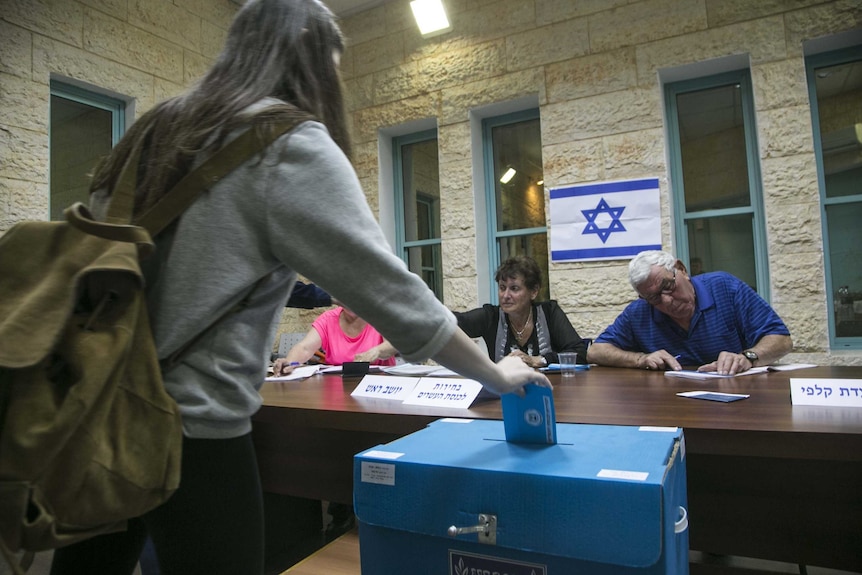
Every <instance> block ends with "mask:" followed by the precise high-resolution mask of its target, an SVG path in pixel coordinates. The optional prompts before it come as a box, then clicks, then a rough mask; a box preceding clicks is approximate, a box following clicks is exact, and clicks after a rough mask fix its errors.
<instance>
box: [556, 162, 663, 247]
mask: <svg viewBox="0 0 862 575" xmlns="http://www.w3.org/2000/svg"><path fill="white" fill-rule="evenodd" d="M550 212H551V260H552V261H555V262H565V261H586V260H612V259H629V258H632V257H634V256H635V255H637V254H638V253H640V252H642V251H644V250H660V249H661V207H660V205H659V183H658V178H647V179H643V180H619V181H613V182H600V183H590V184H583V185H577V186H568V187H565V188H552V189H551V190H550Z"/></svg>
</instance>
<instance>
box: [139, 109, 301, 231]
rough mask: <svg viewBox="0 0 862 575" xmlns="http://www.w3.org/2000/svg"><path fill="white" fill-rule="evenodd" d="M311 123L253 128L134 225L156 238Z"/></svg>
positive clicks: (188, 176)
mask: <svg viewBox="0 0 862 575" xmlns="http://www.w3.org/2000/svg"><path fill="white" fill-rule="evenodd" d="M311 119H313V117H312V116H311V115H309V114H301V115H298V116H297V117H295V118H291V119H289V120H283V121H279V122H267V123H263V124H257V125H254V126H252V127H251V128H249V129H248V130H246V131H245V132H243V133H242V134H240V135H239V136H237V137H236V138H235V139H233V140H232V141H230V142H229V143H228V144H226V145H225V146H224V147H222V148H221V149H220V150H218V151H217V152H216V153H214V154H213V155H212V156H210V157H209V158H207V159H206V160H205V161H204V162H203V163H202V164H201V165H200V166H198V167H197V168H196V169H194V170H192V171H191V172H189V173H188V174H186V175H185V176H183V178H182V179H181V180H180V181H179V182H177V184H176V185H175V186H174V187H173V188H172V189H171V191H169V192H168V193H167V194H165V196H164V197H162V198H161V199H160V200H159V201H158V202H156V203H155V204H154V205H153V206H152V207H151V208H150V209H148V210H147V211H146V212H144V213H143V214H141V215H140V216H138V217H136V218H135V222H134V223H135V224H137V225H139V226H141V227H144V228H146V229H147V230H148V231H149V232H150V235H151V236H152V237H155V236H156V235H157V234H158V233H159V232H160V231H162V230H163V229H165V228H166V227H167V226H168V225H169V224H170V223H171V222H172V221H173V220H174V219H176V218H177V217H178V216H179V215H180V214H181V213H182V212H183V211H185V209H186V208H188V207H189V206H191V205H192V204H193V203H194V201H195V200H196V199H197V198H198V196H199V195H200V194H201V193H202V192H203V191H204V190H206V189H209V188H210V187H212V186H213V185H215V184H216V183H217V182H218V181H219V180H220V179H222V178H223V177H225V176H226V175H228V174H229V173H231V172H232V171H233V170H235V169H236V168H238V167H239V166H240V165H242V164H243V163H244V162H245V161H246V160H248V159H249V158H251V157H253V156H254V155H255V154H257V153H258V152H260V151H261V150H263V149H265V148H266V147H267V146H269V145H270V144H271V143H272V142H274V141H275V140H277V139H278V138H279V137H281V136H282V135H283V134H285V133H287V132H289V131H290V130H292V129H293V128H294V127H295V126H296V125H297V124H299V123H300V122H303V121H306V120H311Z"/></svg>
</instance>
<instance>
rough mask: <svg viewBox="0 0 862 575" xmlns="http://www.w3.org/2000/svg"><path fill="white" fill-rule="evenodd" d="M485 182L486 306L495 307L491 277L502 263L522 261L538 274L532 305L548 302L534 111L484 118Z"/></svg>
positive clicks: (542, 189) (539, 156)
mask: <svg viewBox="0 0 862 575" xmlns="http://www.w3.org/2000/svg"><path fill="white" fill-rule="evenodd" d="M482 131H483V134H482V136H483V144H484V164H485V181H486V182H487V190H486V196H487V205H488V208H489V209H488V230H489V236H490V237H489V250H488V253H489V256H490V258H491V261H490V269H491V284H492V285H491V286H489V287H490V296H489V298H490V299H489V301H490V302H492V303H497V285H496V283H495V282H494V281H493V276H494V272H495V271H496V269H497V268H498V267H499V265H500V263H501V262H503V261H505V260H506V259H508V258H510V257H513V256H518V255H525V256H529V257H531V258H533V259H534V260H536V263H538V264H539V268H540V269H541V270H542V273H543V276H544V277H543V279H544V281H543V285H542V287H541V290H540V292H539V296H538V297H537V299H539V300H545V299H549V298H550V290H549V287H548V229H547V220H546V218H545V186H544V170H543V168H542V133H541V125H540V123H539V111H538V110H527V111H523V112H516V113H513V114H507V115H504V116H497V117H493V118H486V119H485V120H483V122H482Z"/></svg>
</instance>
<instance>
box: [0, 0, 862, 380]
mask: <svg viewBox="0 0 862 575" xmlns="http://www.w3.org/2000/svg"><path fill="white" fill-rule="evenodd" d="M446 4H447V9H448V11H449V14H450V19H451V21H452V24H453V30H452V31H451V32H449V33H447V34H444V35H441V36H438V37H435V38H431V39H422V38H421V37H420V36H419V34H418V32H417V31H416V28H415V24H414V23H413V19H412V15H411V13H410V8H409V5H408V3H407V2H405V1H401V0H398V1H390V2H387V3H385V4H383V5H381V6H378V7H375V8H372V9H369V10H366V11H364V12H360V13H358V14H355V15H353V16H350V17H347V18H345V19H344V20H343V22H342V26H343V29H344V31H345V33H346V35H347V37H348V42H349V48H348V50H347V52H346V54H345V55H344V57H343V58H342V68H343V73H344V77H345V81H346V84H347V89H348V90H347V93H348V99H349V102H348V105H349V109H350V118H351V121H352V131H353V136H354V140H355V154H354V163H355V166H356V169H357V172H358V174H359V177H360V181H361V183H362V185H363V187H364V189H365V191H366V195H367V196H368V199H369V203H370V204H371V206H372V208H374V209H377V207H378V206H379V205H380V198H381V197H384V196H385V195H386V194H390V195H391V193H392V191H391V190H388V189H381V187H380V185H379V182H380V181H381V178H380V176H381V174H380V173H379V165H380V164H379V161H378V160H379V158H378V140H379V138H380V137H381V136H380V130H381V129H389V128H392V127H397V126H401V125H405V124H408V123H410V122H413V121H417V120H428V119H433V120H434V121H435V122H436V124H437V126H438V134H439V161H440V174H441V178H440V195H441V206H442V208H441V210H442V213H441V221H442V226H443V227H442V230H441V231H442V238H443V242H442V254H443V266H444V267H443V272H444V274H443V275H444V294H445V298H446V304H447V305H449V306H450V307H452V308H453V309H466V308H469V307H472V306H475V305H477V304H480V303H482V302H481V301H480V299H479V298H480V296H479V294H478V293H477V287H476V283H477V282H476V276H477V273H478V272H477V244H476V242H477V237H476V221H477V220H479V219H480V218H484V214H476V213H475V212H474V202H473V195H474V193H477V192H479V193H481V192H480V191H478V190H476V187H477V186H476V184H475V182H474V164H475V159H476V157H477V154H479V155H481V151H480V150H476V149H472V147H471V140H472V137H473V135H472V132H471V129H472V128H471V124H470V118H471V112H472V111H474V110H477V109H480V108H483V107H486V106H492V105H495V104H499V103H502V102H510V101H517V100H519V99H523V98H530V99H532V100H533V101H536V102H538V105H539V110H540V115H541V126H542V141H543V149H542V155H543V161H544V172H545V187H546V189H549V188H552V187H557V186H560V185H568V184H575V183H583V182H590V181H600V180H609V179H621V178H640V177H659V180H660V184H661V194H662V214H663V223H662V237H663V243H664V245H665V246H666V248H668V249H670V250H673V247H674V246H673V235H672V222H671V212H670V203H669V184H668V166H667V162H666V154H667V152H666V149H667V145H666V142H665V124H664V117H663V108H664V104H663V96H662V89H661V79H660V78H661V75H662V74H663V73H664V72H665V71H667V70H673V69H678V68H680V67H684V66H689V65H694V66H697V65H700V66H702V70H703V73H704V75H706V74H709V73H710V62H715V61H719V62H720V61H721V60H722V59H726V58H739V57H742V58H745V59H746V61H747V62H749V65H750V69H751V76H752V82H753V88H754V100H755V108H756V125H757V133H758V141H759V145H760V150H759V155H760V170H761V173H762V180H763V190H764V205H765V208H766V213H767V218H766V226H767V240H768V251H769V270H770V281H771V286H770V288H771V299H772V303H773V305H774V306H775V307H776V309H777V310H778V311H779V313H780V314H781V315H782V317H784V319H785V320H786V321H787V323H788V325H789V327H790V329H791V331H792V333H793V336H794V341H795V344H796V352H795V353H794V354H793V355H792V356H791V357H790V358H789V359H791V360H799V361H814V362H818V363H840V364H857V365H858V364H862V351H856V352H834V351H831V350H830V349H829V345H828V334H827V309H826V294H825V280H824V277H823V273H822V270H823V246H822V233H821V222H820V211H819V191H818V187H817V176H816V169H815V157H814V149H813V138H812V126H811V116H810V110H809V105H808V92H807V85H806V80H805V72H804V56H803V42H805V41H807V40H813V39H819V38H824V37H830V36H834V35H844V36H846V35H848V34H850V35H853V34H858V33H859V32H860V31H862V4H860V2H859V0H794V1H792V2H779V1H765V0H764V1H752V0H447V2H446ZM237 8H238V5H237V2H236V1H235V0H0V232H2V231H3V230H6V229H8V227H9V226H10V225H12V224H13V223H14V222H16V221H20V220H23V219H46V217H47V215H46V214H47V213H48V106H49V97H50V94H49V89H48V85H49V80H50V78H51V77H52V75H55V76H57V77H61V78H69V79H73V80H77V81H80V82H83V83H86V84H89V85H93V86H99V87H101V88H104V89H107V90H110V91H112V92H114V93H117V94H123V95H125V96H128V97H129V98H132V99H133V100H134V102H135V104H134V109H135V114H136V115H140V114H141V113H143V112H144V111H146V110H147V109H148V108H149V107H151V106H152V105H153V104H154V103H155V102H157V101H159V100H161V99H164V98H166V97H169V96H172V95H175V94H177V93H179V92H180V91H181V90H182V89H184V88H185V87H186V86H188V85H189V84H190V83H191V82H193V81H194V80H195V79H196V78H198V77H199V76H200V75H201V74H202V73H203V72H204V70H206V68H207V67H208V66H209V64H210V62H211V61H212V59H213V58H214V57H215V55H216V54H217V53H218V51H219V50H220V48H221V46H222V43H223V40H224V36H225V33H226V30H227V28H228V26H229V23H230V21H231V18H232V17H233V15H234V14H235V12H236V10H237ZM854 42H856V43H860V42H862V40H854ZM546 213H547V212H546ZM479 241H485V240H484V238H480V239H479ZM625 265H626V262H623V261H620V262H591V263H582V264H556V265H554V264H552V266H551V269H550V277H549V278H548V279H549V282H550V285H551V289H552V293H553V294H554V297H555V298H556V299H558V300H559V301H560V303H561V305H562V306H563V308H564V309H566V310H567V311H568V313H569V316H570V319H571V320H572V322H573V324H574V325H575V326H576V328H577V329H578V330H579V331H580V333H581V334H582V335H584V336H587V337H595V336H596V335H597V334H598V333H599V332H600V331H601V330H602V329H603V328H604V327H605V326H606V325H607V324H608V323H610V322H611V321H612V320H613V318H614V317H615V316H616V315H617V313H619V311H620V310H621V309H622V308H623V307H624V306H625V305H626V303H628V302H629V301H631V299H632V297H633V295H634V294H633V293H632V291H631V288H630V287H629V286H628V283H627V281H626V271H625V269H626V268H625ZM316 315H317V312H316V311H298V310H287V311H286V312H285V314H284V317H283V321H282V328H281V331H283V332H296V331H305V330H306V329H308V327H309V325H310V322H311V320H312V319H313V318H314V317H316Z"/></svg>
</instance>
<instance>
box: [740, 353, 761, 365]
mask: <svg viewBox="0 0 862 575" xmlns="http://www.w3.org/2000/svg"><path fill="white" fill-rule="evenodd" d="M742 355H744V356H745V359H747V360H748V361H750V362H751V366H752V367H754V364H755V363H757V360H758V359H760V356H759V355H757V354H756V353H755V352H754V351H752V350H750V349H746V350H745V351H743V352H742Z"/></svg>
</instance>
